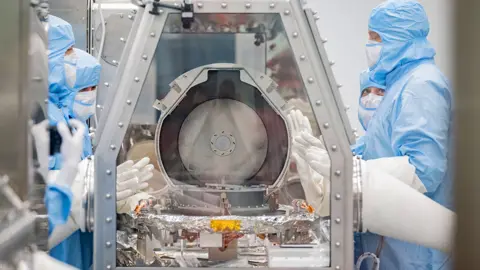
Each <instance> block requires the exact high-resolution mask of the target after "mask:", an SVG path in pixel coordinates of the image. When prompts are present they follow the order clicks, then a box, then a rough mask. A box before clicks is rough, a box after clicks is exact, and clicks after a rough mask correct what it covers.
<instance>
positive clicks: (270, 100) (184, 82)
mask: <svg viewBox="0 0 480 270" xmlns="http://www.w3.org/2000/svg"><path fill="white" fill-rule="evenodd" d="M171 88H172V89H171V90H170V92H169V93H168V94H167V96H166V97H165V98H164V99H163V100H162V101H158V100H157V102H156V103H155V104H154V106H155V107H156V108H158V109H159V110H160V111H161V117H160V119H159V124H158V126H157V131H156V134H155V136H156V138H155V140H156V143H157V145H158V147H157V149H156V152H157V157H158V162H159V167H160V168H161V169H162V172H163V173H164V174H165V176H166V178H168V180H167V181H169V182H170V183H171V184H172V185H174V184H173V183H172V180H171V179H174V180H178V181H180V182H182V183H183V184H186V185H196V186H203V187H205V186H206V184H212V183H213V184H224V185H244V186H255V185H264V186H275V185H276V183H277V182H280V181H279V180H280V179H282V178H283V176H284V175H285V172H286V169H287V167H288V160H289V155H288V153H289V150H290V142H291V140H290V139H289V130H288V127H287V124H286V122H285V117H284V115H283V108H284V105H285V103H284V101H283V99H282V98H281V97H279V96H278V93H277V92H276V91H274V90H275V89H276V84H275V83H274V82H273V81H272V80H271V79H270V78H268V77H267V76H266V75H261V74H255V73H253V72H251V71H249V70H247V69H244V68H243V67H240V66H236V65H231V64H214V65H208V66H203V67H199V68H197V69H194V70H191V71H189V72H187V73H185V74H183V75H182V76H180V77H178V78H177V80H175V81H174V82H172V83H171ZM187 93H188V94H187ZM220 100H223V101H220ZM228 100H229V101H228ZM204 103H205V104H204ZM200 104H202V105H200ZM222 107H223V108H222ZM196 108H199V109H198V112H195V113H193V111H195V110H196ZM202 111H209V112H210V113H204V112H202ZM212 111H215V113H211V112H212ZM207 116H208V117H207ZM189 117H190V119H189ZM245 120H248V121H245ZM190 122H191V123H192V124H189V123H190ZM206 123H208V124H206ZM222 125H223V127H226V128H223V129H222ZM212 128H213V129H212ZM182 130H183V131H182ZM200 131H201V132H200ZM222 131H224V132H225V133H224V134H222ZM197 133H198V134H197ZM200 133H205V134H200ZM182 134H185V135H182ZM187 135H188V136H187ZM198 135H200V136H198ZM215 135H217V136H218V137H222V138H221V141H220V142H218V144H219V145H216V143H217V140H216V138H215ZM224 135H225V136H224ZM230 135H232V136H230ZM197 137H198V138H200V139H199V141H198V142H195V141H196V139H197ZM202 140H203V143H200V142H201V141H202ZM222 141H223V143H224V145H222ZM233 142H235V146H232V145H233ZM265 146H266V149H264V148H265ZM223 148H224V150H221V149H223ZM215 150H217V153H215ZM230 150H232V151H231V152H230ZM237 151H238V152H239V153H237ZM190 153H193V155H194V156H193V158H192V157H190ZM222 153H223V154H224V155H223V156H222V155H221V154H222ZM227 153H228V155H227ZM247 154H248V156H247ZM202 155H203V156H202ZM245 162H247V163H245ZM192 165H193V166H192ZM232 171H233V174H232ZM170 178H171V179H170ZM206 179H208V180H206ZM212 180H213V181H212ZM219 180H220V181H219Z"/></svg>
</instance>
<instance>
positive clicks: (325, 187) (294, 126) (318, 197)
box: [287, 110, 330, 216]
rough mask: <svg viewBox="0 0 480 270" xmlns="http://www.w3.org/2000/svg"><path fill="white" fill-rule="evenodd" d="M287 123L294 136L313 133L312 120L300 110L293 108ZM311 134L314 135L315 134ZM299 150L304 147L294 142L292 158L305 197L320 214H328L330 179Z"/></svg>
mask: <svg viewBox="0 0 480 270" xmlns="http://www.w3.org/2000/svg"><path fill="white" fill-rule="evenodd" d="M287 123H288V125H289V126H290V129H291V130H292V137H293V138H296V137H299V136H301V134H302V133H305V134H310V135H311V134H312V133H313V132H312V127H311V125H310V121H309V120H308V118H307V117H306V116H304V115H303V114H302V112H301V111H299V110H293V111H291V112H290V113H289V114H288V115H287ZM311 136H312V137H313V135H311ZM294 140H295V139H294ZM299 151H302V148H301V147H300V148H299V145H298V144H295V142H294V143H293V150H292V158H293V160H294V161H295V164H296V166H297V173H298V176H299V178H300V183H301V185H302V188H303V191H304V193H305V199H306V200H307V203H308V204H310V205H311V206H312V207H313V208H314V209H315V212H316V213H317V214H318V215H320V216H328V215H329V212H330V187H329V186H330V185H329V179H328V178H327V179H326V178H324V177H323V176H322V175H320V174H319V173H317V172H315V171H314V170H312V168H311V167H310V165H309V164H308V163H307V161H306V160H305V159H304V158H302V157H301V156H300V153H299ZM303 152H305V151H303Z"/></svg>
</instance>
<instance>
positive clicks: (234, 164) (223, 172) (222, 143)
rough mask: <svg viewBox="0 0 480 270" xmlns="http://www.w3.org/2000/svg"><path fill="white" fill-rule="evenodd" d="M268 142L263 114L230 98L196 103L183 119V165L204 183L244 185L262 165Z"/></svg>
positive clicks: (179, 148) (179, 142)
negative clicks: (261, 117) (261, 115)
mask: <svg viewBox="0 0 480 270" xmlns="http://www.w3.org/2000/svg"><path fill="white" fill-rule="evenodd" d="M267 146H268V138H267V131H266V129H265V126H264V125H263V123H262V120H261V119H260V117H259V116H258V115H257V114H256V113H255V111H254V110H253V109H251V108H250V107H248V106H247V105H245V104H244V103H241V102H239V101H236V100H231V99H213V100H210V101H206V102H204V103H202V104H200V105H199V106H197V107H196V108H195V109H194V110H193V111H192V112H191V113H190V114H189V115H188V116H187V118H186V119H185V121H184V122H183V124H182V127H181V128H180V133H179V138H178V150H179V153H180V158H181V159H182V162H183V165H184V166H185V168H186V169H187V171H188V172H189V173H190V174H191V175H192V176H193V177H194V178H196V179H198V180H199V181H200V182H202V183H212V182H213V183H217V184H227V185H244V184H245V183H246V181H247V180H248V179H250V178H251V177H253V176H254V175H255V174H256V173H257V172H258V170H259V169H260V168H261V167H262V165H263V163H264V161H265V158H266V157H267Z"/></svg>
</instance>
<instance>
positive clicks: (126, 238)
mask: <svg viewBox="0 0 480 270" xmlns="http://www.w3.org/2000/svg"><path fill="white" fill-rule="evenodd" d="M136 246H137V234H129V233H127V232H124V231H117V265H118V266H135V265H136V264H137V263H138V262H144V261H145V257H144V256H143V255H142V254H141V253H140V252H139V251H138V250H137V249H136Z"/></svg>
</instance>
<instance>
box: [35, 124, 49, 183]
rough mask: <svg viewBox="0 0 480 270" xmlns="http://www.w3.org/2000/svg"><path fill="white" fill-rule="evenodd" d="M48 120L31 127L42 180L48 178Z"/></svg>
mask: <svg viewBox="0 0 480 270" xmlns="http://www.w3.org/2000/svg"><path fill="white" fill-rule="evenodd" d="M48 123H49V121H48V120H44V121H42V122H40V123H38V124H36V125H34V126H33V127H32V129H31V133H32V136H33V140H34V142H35V149H36V151H37V159H38V163H39V165H40V166H39V168H38V171H39V172H40V174H41V175H42V177H43V179H44V181H45V182H46V181H47V179H48V156H49V154H50V153H49V151H50V149H49V146H50V136H49V134H48Z"/></svg>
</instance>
